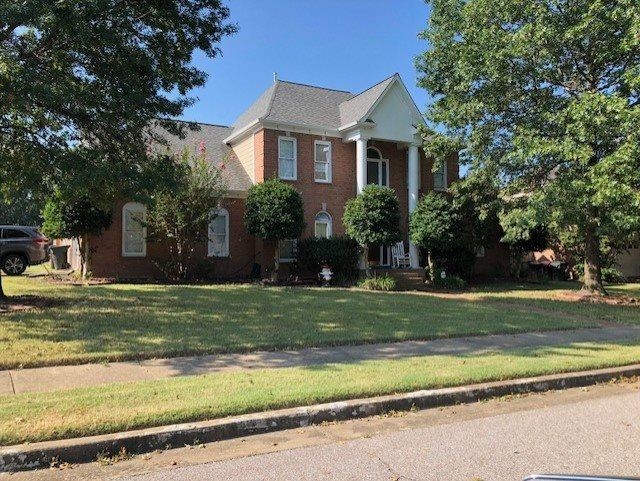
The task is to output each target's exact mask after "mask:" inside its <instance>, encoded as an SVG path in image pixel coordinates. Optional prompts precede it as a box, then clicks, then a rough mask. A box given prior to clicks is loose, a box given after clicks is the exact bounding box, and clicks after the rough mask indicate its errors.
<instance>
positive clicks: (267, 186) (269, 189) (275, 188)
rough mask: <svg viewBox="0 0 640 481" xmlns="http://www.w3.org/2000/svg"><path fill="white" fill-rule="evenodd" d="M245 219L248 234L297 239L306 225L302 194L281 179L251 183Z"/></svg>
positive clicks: (279, 238) (272, 238) (276, 239)
mask: <svg viewBox="0 0 640 481" xmlns="http://www.w3.org/2000/svg"><path fill="white" fill-rule="evenodd" d="M244 222H245V226H246V228H247V232H249V234H251V235H254V236H256V237H259V238H261V239H264V240H268V241H278V240H283V239H297V238H298V237H300V235H302V232H303V231H304V227H305V223H304V210H303V204H302V197H301V196H300V194H299V193H298V191H297V190H295V189H294V188H293V187H291V186H290V185H289V184H286V183H284V182H282V181H281V180H279V179H270V180H267V181H265V182H262V183H260V184H255V185H252V186H251V187H250V188H249V193H248V195H247V200H246V203H245V213H244Z"/></svg>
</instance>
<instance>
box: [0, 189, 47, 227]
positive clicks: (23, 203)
mask: <svg viewBox="0 0 640 481" xmlns="http://www.w3.org/2000/svg"><path fill="white" fill-rule="evenodd" d="M43 208H44V204H43V201H42V199H41V198H40V197H35V196H33V194H32V193H31V192H20V193H16V194H14V195H11V196H9V197H8V198H6V199H2V196H1V195H0V224H4V225H7V224H9V225H29V226H39V225H40V224H41V223H42V219H41V218H40V212H41V211H42V209H43Z"/></svg>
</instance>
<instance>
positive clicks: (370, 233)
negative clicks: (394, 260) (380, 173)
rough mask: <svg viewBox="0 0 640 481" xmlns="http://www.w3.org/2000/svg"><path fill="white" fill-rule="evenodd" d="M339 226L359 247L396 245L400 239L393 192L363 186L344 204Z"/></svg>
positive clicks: (386, 189)
mask: <svg viewBox="0 0 640 481" xmlns="http://www.w3.org/2000/svg"><path fill="white" fill-rule="evenodd" d="M343 223H344V226H345V229H346V232H347V235H348V236H349V237H351V238H352V239H355V240H356V241H357V242H358V244H360V245H361V246H363V247H366V246H368V245H369V244H379V245H391V244H393V243H394V242H397V241H398V240H399V239H400V207H399V205H398V198H397V197H396V193H395V191H394V190H393V189H391V188H389V187H382V186H379V185H373V184H371V185H367V186H366V187H365V188H364V189H363V190H362V193H360V194H358V195H357V196H356V197H354V198H353V199H349V201H348V202H347V205H346V206H345V209H344V216H343Z"/></svg>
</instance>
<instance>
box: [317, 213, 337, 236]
mask: <svg viewBox="0 0 640 481" xmlns="http://www.w3.org/2000/svg"><path fill="white" fill-rule="evenodd" d="M332 224H333V221H332V220H331V216H330V215H329V214H328V213H327V212H318V213H317V214H316V222H315V236H316V237H325V238H327V239H328V238H329V237H331V231H332V229H333V225H332Z"/></svg>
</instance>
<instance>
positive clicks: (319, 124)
mask: <svg viewBox="0 0 640 481" xmlns="http://www.w3.org/2000/svg"><path fill="white" fill-rule="evenodd" d="M421 122H423V119H422V116H421V114H420V111H419V110H418V108H417V107H416V105H415V102H414V101H413V99H412V98H411V96H410V94H409V92H408V91H407V89H406V87H405V85H404V83H403V82H402V80H401V78H400V76H399V75H398V74H395V75H393V76H391V77H389V78H387V79H385V80H383V81H382V82H380V83H378V84H376V85H374V86H373V87H371V88H369V89H367V90H365V91H363V92H361V93H358V94H353V93H350V92H346V91H340V90H332V89H327V88H321V87H315V86H310V85H302V84H298V83H292V82H285V81H279V80H278V81H276V82H274V84H273V85H272V86H270V87H269V88H268V89H267V90H266V91H265V92H264V93H263V94H262V95H261V96H260V97H259V98H258V99H257V100H256V101H255V103H254V104H253V105H251V106H250V107H249V108H248V109H247V110H246V111H245V112H244V113H243V114H241V115H240V116H239V117H238V119H237V120H236V122H235V123H234V125H233V126H230V127H225V126H219V125H209V124H201V125H200V127H201V128H200V130H199V131H188V130H187V137H186V138H184V139H178V138H170V139H169V140H170V144H171V148H172V149H174V150H175V151H176V152H177V151H181V150H182V149H183V148H185V147H189V148H191V149H195V148H197V146H198V144H200V143H201V142H204V144H205V146H206V148H207V158H208V159H210V161H211V162H214V163H216V164H220V163H223V162H224V164H225V177H226V180H227V183H228V188H229V194H228V197H227V198H225V199H224V201H223V202H222V205H221V207H220V210H219V212H218V216H217V217H216V219H215V220H214V221H213V223H212V225H210V226H209V232H210V237H211V240H210V241H209V243H208V245H202V246H199V247H198V248H199V250H200V252H201V255H202V259H203V262H210V263H211V267H212V269H213V272H215V276H216V277H218V278H227V279H238V278H244V277H247V276H248V275H249V273H250V272H251V269H252V267H253V265H254V263H258V264H260V265H261V266H262V268H263V272H264V269H265V268H266V267H269V266H271V265H272V262H273V258H274V255H275V253H276V252H278V255H279V257H280V259H281V260H282V262H284V263H286V262H288V261H291V260H292V258H293V257H294V255H295V254H294V245H295V241H293V240H292V241H285V242H283V243H281V245H278V246H276V245H269V244H268V243H264V242H262V241H261V240H260V239H255V238H253V237H252V236H250V235H249V234H248V233H247V232H246V230H245V228H244V225H243V213H244V202H245V198H246V194H247V190H248V189H249V187H250V186H251V185H252V184H254V183H258V182H262V181H264V180H265V179H269V178H273V177H278V178H280V179H282V180H284V181H285V182H287V183H290V184H291V185H292V186H294V187H295V188H296V189H297V190H298V191H299V192H300V193H301V194H302V198H303V200H304V209H305V221H306V225H307V227H306V231H305V233H304V234H303V237H307V236H314V235H317V236H331V235H341V234H344V226H343V225H342V216H343V212H344V206H345V203H346V202H347V200H348V199H350V198H352V197H354V196H356V194H357V193H359V192H360V191H361V190H362V189H363V187H364V186H365V185H367V184H369V183H377V184H380V185H387V186H389V187H391V188H393V189H394V190H395V191H396V193H397V195H398V199H399V201H400V209H401V214H402V224H401V228H402V232H403V233H404V242H405V246H407V248H408V249H409V252H410V257H411V265H412V267H418V266H419V258H418V250H417V249H416V248H415V246H412V245H410V244H409V242H408V227H407V224H408V217H409V213H410V212H411V211H412V210H413V208H414V207H415V205H416V203H417V201H418V198H419V196H420V195H421V193H422V192H426V191H429V190H431V189H435V190H445V189H446V188H447V187H448V186H449V185H450V183H451V182H453V181H455V180H456V179H457V178H458V161H457V156H452V157H451V158H450V159H449V160H448V162H447V163H446V165H445V166H444V167H443V168H442V169H440V170H439V171H438V172H436V173H432V167H433V163H432V161H431V160H430V159H427V158H426V157H425V155H424V152H423V151H422V149H421V148H420V144H421V142H420V138H419V136H418V134H417V129H416V126H417V125H419V124H420V123H421ZM144 211H145V206H144V205H142V204H139V203H137V202H122V203H120V204H119V205H117V206H116V209H115V212H114V216H113V223H112V225H111V227H110V228H109V229H108V230H107V231H106V232H104V233H103V234H102V235H101V236H99V238H96V239H92V240H91V241H90V245H91V246H92V251H93V253H92V273H93V275H94V276H97V277H117V278H144V277H157V276H158V275H159V274H160V273H159V271H158V269H157V267H156V266H155V264H154V259H160V258H162V256H163V255H164V254H165V249H164V248H163V246H162V244H159V243H152V242H147V240H146V239H145V232H144V229H143V228H142V226H141V225H140V224H139V223H138V222H136V221H135V220H134V219H135V218H136V217H137V216H139V215H142V214H143V213H144ZM276 249H277V251H276ZM369 251H370V261H372V262H373V263H376V264H380V265H388V264H389V263H390V249H389V248H388V246H376V247H375V248H370V249H369Z"/></svg>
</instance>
